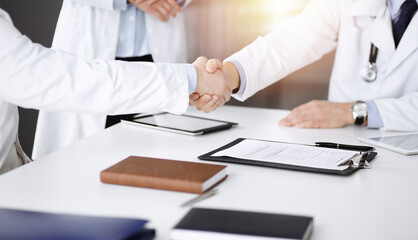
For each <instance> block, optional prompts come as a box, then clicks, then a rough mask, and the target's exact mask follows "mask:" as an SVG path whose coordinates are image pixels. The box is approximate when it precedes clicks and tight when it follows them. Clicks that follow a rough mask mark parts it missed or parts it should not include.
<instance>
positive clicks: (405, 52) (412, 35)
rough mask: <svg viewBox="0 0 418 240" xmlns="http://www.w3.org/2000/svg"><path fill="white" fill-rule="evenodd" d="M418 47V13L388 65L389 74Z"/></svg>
mask: <svg viewBox="0 0 418 240" xmlns="http://www.w3.org/2000/svg"><path fill="white" fill-rule="evenodd" d="M417 48H418V14H415V16H414V18H412V20H411V22H410V23H409V26H408V28H407V29H406V31H405V33H404V35H403V37H402V39H401V41H400V42H399V45H398V48H397V49H396V51H395V55H394V56H393V58H392V61H391V62H390V64H389V66H388V71H387V73H388V74H389V73H390V72H391V71H393V70H394V69H395V68H396V67H398V66H399V64H401V63H402V62H403V61H404V60H405V59H407V58H408V56H409V55H411V53H412V52H414V51H415V50H416V49H417Z"/></svg>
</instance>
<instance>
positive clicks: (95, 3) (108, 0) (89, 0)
mask: <svg viewBox="0 0 418 240" xmlns="http://www.w3.org/2000/svg"><path fill="white" fill-rule="evenodd" d="M66 1H73V2H77V3H81V4H86V5H89V6H91V7H96V8H101V9H105V10H114V9H115V8H114V6H113V2H114V0H66Z"/></svg>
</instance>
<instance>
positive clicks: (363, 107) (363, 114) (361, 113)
mask: <svg viewBox="0 0 418 240" xmlns="http://www.w3.org/2000/svg"><path fill="white" fill-rule="evenodd" d="M350 111H351V113H352V114H353V118H354V124H355V125H363V123H364V122H365V121H366V119H367V104H366V103H365V102H364V101H356V102H355V103H354V104H353V106H351V109H350Z"/></svg>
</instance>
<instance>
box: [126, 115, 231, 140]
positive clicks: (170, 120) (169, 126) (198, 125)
mask: <svg viewBox="0 0 418 240" xmlns="http://www.w3.org/2000/svg"><path fill="white" fill-rule="evenodd" d="M122 122H124V123H127V124H131V125H136V126H141V127H146V128H152V129H158V130H164V131H169V132H175V133H180V134H186V135H193V136H196V135H202V134H206V133H211V132H216V131H221V130H225V129H229V128H233V127H236V126H237V125H238V123H234V122H228V121H222V120H215V119H209V118H202V117H195V116H190V115H175V114H171V113H157V114H151V115H143V116H138V117H135V118H134V119H132V120H122Z"/></svg>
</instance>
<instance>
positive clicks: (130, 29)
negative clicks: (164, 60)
mask: <svg viewBox="0 0 418 240" xmlns="http://www.w3.org/2000/svg"><path fill="white" fill-rule="evenodd" d="M177 2H178V3H179V4H180V5H182V4H183V3H184V0H178V1H177ZM113 6H114V8H115V9H117V10H120V11H121V14H120V22H119V35H118V44H117V48H116V57H120V58H126V57H141V56H144V55H148V54H151V50H150V46H149V42H148V36H147V29H146V22H145V13H144V12H143V11H141V10H140V9H137V8H136V7H135V6H134V5H131V4H128V3H127V2H126V0H114V1H113ZM184 67H185V70H186V73H187V78H188V82H189V94H192V93H193V92H194V91H195V90H196V87H197V72H196V68H195V67H194V66H193V65H192V64H184Z"/></svg>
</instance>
